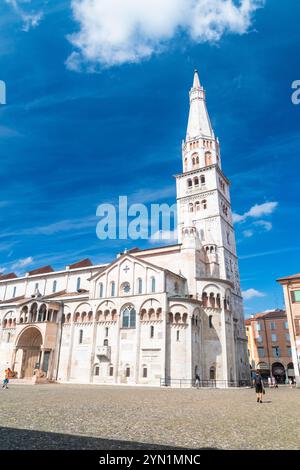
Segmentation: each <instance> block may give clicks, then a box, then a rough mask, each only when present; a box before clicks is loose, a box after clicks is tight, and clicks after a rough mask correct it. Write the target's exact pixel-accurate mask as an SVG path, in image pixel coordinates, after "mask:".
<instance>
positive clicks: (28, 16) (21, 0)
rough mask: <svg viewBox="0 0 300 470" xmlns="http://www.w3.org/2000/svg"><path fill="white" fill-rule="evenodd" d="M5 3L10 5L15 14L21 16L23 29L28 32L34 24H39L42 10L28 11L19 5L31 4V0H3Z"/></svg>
mask: <svg viewBox="0 0 300 470" xmlns="http://www.w3.org/2000/svg"><path fill="white" fill-rule="evenodd" d="M5 1H6V3H8V4H9V5H11V6H12V8H13V9H14V11H15V12H16V13H17V15H18V16H19V17H20V18H21V20H22V22H23V26H22V29H23V31H26V32H28V31H29V30H30V29H31V28H35V27H36V26H38V25H39V23H40V21H41V19H42V18H43V12H42V11H37V12H35V11H31V12H30V13H29V12H28V13H27V11H24V9H23V7H21V6H20V5H21V4H22V5H23V6H25V5H26V4H27V5H28V4H31V0H5Z"/></svg>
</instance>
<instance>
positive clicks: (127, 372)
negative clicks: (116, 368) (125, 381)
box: [125, 367, 130, 377]
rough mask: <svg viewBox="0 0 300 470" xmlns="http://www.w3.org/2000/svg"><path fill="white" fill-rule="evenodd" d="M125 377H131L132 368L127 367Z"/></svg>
mask: <svg viewBox="0 0 300 470" xmlns="http://www.w3.org/2000/svg"><path fill="white" fill-rule="evenodd" d="M125 376H126V377H130V367H126V369H125Z"/></svg>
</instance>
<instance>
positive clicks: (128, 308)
mask: <svg viewBox="0 0 300 470" xmlns="http://www.w3.org/2000/svg"><path fill="white" fill-rule="evenodd" d="M120 315H121V328H136V318H137V312H136V308H135V306H134V304H133V303H131V302H126V303H125V304H123V305H122V307H121V308H120ZM125 316H126V318H125ZM127 320H128V322H127Z"/></svg>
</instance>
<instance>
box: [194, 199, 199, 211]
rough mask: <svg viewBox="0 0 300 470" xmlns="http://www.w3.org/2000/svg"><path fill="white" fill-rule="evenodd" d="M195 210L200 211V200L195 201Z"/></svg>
mask: <svg viewBox="0 0 300 470" xmlns="http://www.w3.org/2000/svg"><path fill="white" fill-rule="evenodd" d="M195 211H196V212H198V211H200V202H199V201H196V202H195Z"/></svg>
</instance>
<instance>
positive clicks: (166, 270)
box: [89, 252, 185, 281]
mask: <svg viewBox="0 0 300 470" xmlns="http://www.w3.org/2000/svg"><path fill="white" fill-rule="evenodd" d="M126 258H128V259H129V260H130V261H133V262H135V263H140V264H145V265H147V266H149V267H150V268H153V269H156V270H158V271H164V272H166V273H169V274H172V276H176V277H178V278H180V279H185V277H184V276H182V275H180V274H176V273H174V272H172V271H170V270H169V269H164V268H162V267H161V266H157V265H156V264H152V263H149V261H145V260H144V259H143V258H140V257H136V256H133V255H131V254H129V253H128V252H127V253H123V254H122V255H121V256H119V258H116V259H115V260H114V261H112V262H111V263H110V264H109V265H108V266H105V267H104V268H103V269H102V270H101V271H98V272H97V273H95V274H93V276H91V277H90V278H89V281H92V280H93V279H96V278H97V277H98V276H99V275H100V274H103V273H104V272H105V271H108V270H109V269H110V268H111V267H112V266H113V265H114V264H117V263H119V262H120V261H124V259H126Z"/></svg>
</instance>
